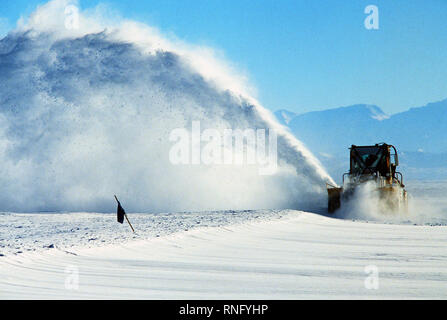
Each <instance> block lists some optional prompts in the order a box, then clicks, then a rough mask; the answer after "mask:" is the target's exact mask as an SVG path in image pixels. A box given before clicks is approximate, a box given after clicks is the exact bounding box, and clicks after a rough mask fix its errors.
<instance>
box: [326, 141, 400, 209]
mask: <svg viewBox="0 0 447 320" xmlns="http://www.w3.org/2000/svg"><path fill="white" fill-rule="evenodd" d="M350 150H351V151H350V169H349V172H347V173H345V174H344V175H343V185H342V186H341V187H338V186H333V185H330V184H326V187H327V192H328V211H329V212H330V213H333V212H335V211H336V210H338V209H339V208H340V207H341V206H342V204H343V203H344V202H346V201H349V200H350V198H352V197H353V195H354V194H355V193H356V191H357V190H358V189H359V187H360V186H365V185H366V184H370V185H372V186H373V187H372V192H373V194H371V197H377V198H378V199H379V204H380V207H381V208H380V209H382V211H386V212H392V213H395V212H406V211H407V209H408V199H407V191H406V190H405V185H404V183H403V176H402V173H400V172H398V171H397V166H398V165H399V158H398V155H397V150H396V148H395V147H394V146H393V145H389V144H386V143H381V144H376V145H373V146H356V145H352V146H351V148H350Z"/></svg>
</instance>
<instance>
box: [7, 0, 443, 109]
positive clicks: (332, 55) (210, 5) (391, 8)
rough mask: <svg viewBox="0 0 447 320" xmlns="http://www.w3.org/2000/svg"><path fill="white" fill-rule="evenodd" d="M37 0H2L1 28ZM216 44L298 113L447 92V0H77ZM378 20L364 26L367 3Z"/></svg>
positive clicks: (391, 104)
mask: <svg viewBox="0 0 447 320" xmlns="http://www.w3.org/2000/svg"><path fill="white" fill-rule="evenodd" d="M44 2H45V1H39V0H1V4H0V34H3V35H4V34H5V33H6V31H7V30H8V29H9V28H11V27H12V26H14V25H15V22H16V21H17V19H18V18H19V17H20V15H27V14H29V13H30V12H32V11H33V10H34V8H35V7H36V5H37V4H40V3H44ZM98 3H106V4H108V5H109V6H111V7H112V8H114V9H116V10H117V11H119V12H120V13H121V15H122V16H124V17H126V18H130V19H134V20H138V21H142V22H145V23H148V24H150V25H153V26H156V27H158V28H159V29H160V30H161V31H162V32H163V33H167V34H170V33H171V34H175V35H176V36H177V37H179V38H181V39H183V40H185V41H188V42H191V43H196V44H203V45H208V46H212V47H215V48H218V49H219V50H222V51H223V52H224V53H225V55H226V57H227V58H228V59H229V60H230V61H232V62H233V63H234V64H235V65H236V66H237V67H238V68H241V69H242V70H243V71H244V72H246V73H247V74H248V75H249V77H250V80H251V82H252V83H253V84H254V85H255V86H256V87H257V89H258V98H259V100H260V101H261V103H262V104H263V105H264V106H265V107H267V108H269V109H271V110H278V109H289V110H291V111H295V112H298V113H301V112H307V111H313V110H320V109H326V108H331V107H338V106H343V105H350V104H356V103H369V104H376V105H378V106H380V107H381V108H382V109H383V110H384V111H385V112H387V113H396V112H400V111H404V110H406V109H408V108H410V107H416V106H422V105H425V104H426V103H428V102H432V101H438V100H442V99H445V98H447V1H446V0H427V1H422V0H405V1H404V0H393V1H390V0H384V1H372V0H368V1H363V0H352V1H343V0H325V1H322V0H307V1H305V0H294V1H286V0H276V1H274V0H272V1H262V0H258V1H255V0H250V1H247V0H188V1H185V0H127V1H121V0H120V1H118V0H107V1H100V0H80V4H81V7H82V8H88V7H93V6H95V5H96V4H98ZM370 4H373V5H376V6H377V7H378V8H379V30H367V29H366V28H365V27H364V19H365V18H366V16H367V14H365V13H364V9H365V7H366V6H367V5H370Z"/></svg>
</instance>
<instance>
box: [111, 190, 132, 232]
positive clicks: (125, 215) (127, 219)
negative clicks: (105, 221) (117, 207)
mask: <svg viewBox="0 0 447 320" xmlns="http://www.w3.org/2000/svg"><path fill="white" fill-rule="evenodd" d="M113 196H114V197H115V200H116V202H118V204H119V203H120V202H119V201H118V198H117V197H116V195H113ZM124 217H125V218H126V221H127V223H128V224H129V226H130V228H131V229H132V232H133V233H135V230H134V228H133V227H132V224H131V223H130V221H129V218H127V214H126V213H124Z"/></svg>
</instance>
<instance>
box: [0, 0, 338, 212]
mask: <svg viewBox="0 0 447 320" xmlns="http://www.w3.org/2000/svg"><path fill="white" fill-rule="evenodd" d="M72 5H77V3H76V2H73V1H68V0H55V1H50V2H49V3H47V4H45V5H43V6H41V7H39V8H38V9H37V10H36V11H35V12H34V13H32V14H31V16H30V17H29V18H27V19H22V20H21V21H19V23H18V27H17V28H16V29H15V30H13V31H11V32H10V33H9V34H8V36H7V37H5V38H4V39H2V40H1V41H0V71H1V72H0V83H1V85H0V159H1V162H2V166H1V167H0V203H1V205H0V210H11V211H34V210H86V211H109V210H113V208H114V203H113V201H112V200H113V198H111V197H113V194H119V195H120V199H123V200H125V201H126V205H127V208H128V210H134V211H135V210H138V211H149V210H151V211H174V210H207V209H241V208H247V209H256V208H303V207H305V206H309V205H315V204H318V205H320V206H321V204H322V203H325V201H326V193H325V189H324V187H325V185H324V184H325V182H326V181H327V182H331V183H333V181H332V179H331V178H330V176H329V175H328V174H327V173H326V172H325V170H324V169H323V168H322V166H321V165H320V164H319V162H318V161H317V159H316V158H315V157H314V156H313V155H312V154H311V153H310V152H309V151H308V150H307V149H306V148H305V147H304V146H303V145H302V144H301V143H300V142H299V141H298V140H296V139H295V138H294V137H293V136H292V135H291V134H290V133H289V132H288V131H287V130H286V129H285V128H283V127H281V126H280V125H279V124H278V123H277V122H276V121H275V120H274V119H273V116H272V115H271V114H270V113H269V112H268V111H267V110H265V109H264V108H263V107H262V106H260V104H259V103H258V102H257V101H256V100H255V99H254V98H252V97H251V91H250V90H251V89H250V86H249V85H246V82H244V77H242V76H239V75H237V73H235V72H233V71H232V69H231V67H229V65H228V63H225V62H223V61H222V60H220V59H218V58H216V55H215V54H214V53H213V51H212V50H210V49H207V48H201V47H194V46H191V45H187V44H184V43H182V42H180V41H177V40H168V39H166V38H164V37H162V36H161V35H160V34H159V33H158V32H157V31H156V30H155V29H153V28H151V27H148V26H146V25H143V24H139V23H136V22H132V21H126V20H123V19H121V20H119V22H116V21H117V19H114V22H113V23H109V22H104V21H105V20H107V19H104V15H102V14H101V13H100V10H99V9H98V8H96V9H93V10H87V11H84V12H76V10H75V11H73V10H72V9H73V8H72V7H70V8H71V9H70V10H68V12H69V13H71V14H73V12H76V14H77V15H78V16H77V17H76V18H77V19H78V20H77V21H75V22H76V23H74V22H73V21H72V24H69V25H70V26H72V28H71V27H70V28H67V21H66V19H67V7H69V6H72ZM192 121H200V123H201V126H202V128H203V129H207V128H217V129H223V128H231V129H246V128H251V129H274V130H276V132H277V134H278V139H277V150H278V170H277V172H276V173H275V174H273V175H269V176H262V175H259V174H258V170H257V168H256V166H249V165H242V166H218V165H213V166H204V165H196V166H174V165H172V163H170V162H169V149H170V147H171V146H172V143H171V142H170V141H169V135H170V132H172V130H173V129H175V128H190V126H191V123H192Z"/></svg>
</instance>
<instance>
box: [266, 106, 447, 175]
mask: <svg viewBox="0 0 447 320" xmlns="http://www.w3.org/2000/svg"><path fill="white" fill-rule="evenodd" d="M275 116H276V117H277V119H278V121H279V122H280V123H282V124H283V125H285V126H287V127H289V128H290V130H291V132H292V133H293V134H294V135H295V136H296V137H297V138H298V139H300V140H301V141H302V142H304V143H305V144H306V145H307V147H308V148H309V149H310V150H311V151H313V152H314V153H315V154H316V155H317V157H318V158H319V159H320V160H321V161H322V162H323V164H324V165H325V166H326V167H327V168H328V170H329V172H330V173H331V174H332V175H337V176H338V175H339V174H341V173H342V172H344V171H346V170H347V169H348V158H349V154H348V148H349V147H350V146H351V145H352V144H356V145H368V144H376V143H380V142H386V143H390V144H393V145H395V146H396V148H397V149H398V151H399V153H400V155H401V161H400V162H401V165H402V168H403V170H404V171H407V173H408V174H410V175H411V174H412V173H413V175H414V178H415V179H420V178H430V179H438V178H439V179H445V178H447V99H446V100H442V101H439V102H434V103H429V104H427V105H426V106H423V107H418V108H411V109H409V110H408V111H405V112H401V113H397V114H394V115H387V114H385V113H384V112H383V111H382V109H380V108H379V107H378V106H375V105H366V104H358V105H352V106H347V107H340V108H335V109H328V110H323V111H314V112H308V113H303V114H297V113H294V112H291V111H288V110H278V111H276V112H275ZM337 176H335V177H334V178H337Z"/></svg>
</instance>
